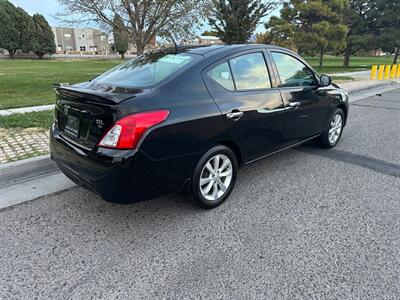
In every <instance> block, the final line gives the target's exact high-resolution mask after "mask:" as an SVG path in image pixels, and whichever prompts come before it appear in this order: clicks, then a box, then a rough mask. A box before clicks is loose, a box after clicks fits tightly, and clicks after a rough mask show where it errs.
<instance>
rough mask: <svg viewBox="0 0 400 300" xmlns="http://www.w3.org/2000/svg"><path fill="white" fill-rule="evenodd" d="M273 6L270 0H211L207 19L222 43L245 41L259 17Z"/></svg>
mask: <svg viewBox="0 0 400 300" xmlns="http://www.w3.org/2000/svg"><path fill="white" fill-rule="evenodd" d="M275 7H276V2H272V1H267V2H266V1H261V0H227V1H226V0H212V5H211V10H210V16H209V18H208V21H209V23H210V25H211V27H212V28H213V29H214V30H215V31H216V32H217V36H218V37H219V38H220V39H221V40H222V41H223V42H224V43H227V44H234V43H237V44H240V43H246V42H247V41H248V40H249V38H250V36H251V35H252V34H253V32H254V31H255V29H256V27H257V25H258V23H259V22H260V19H261V18H262V17H265V16H266V15H268V14H269V13H270V12H271V10H272V9H273V8H275Z"/></svg>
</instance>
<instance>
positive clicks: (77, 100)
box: [50, 45, 349, 208]
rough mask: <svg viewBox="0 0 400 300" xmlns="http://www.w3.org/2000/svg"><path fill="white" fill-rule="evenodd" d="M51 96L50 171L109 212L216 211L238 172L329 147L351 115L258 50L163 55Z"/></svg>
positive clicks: (281, 53)
mask: <svg viewBox="0 0 400 300" xmlns="http://www.w3.org/2000/svg"><path fill="white" fill-rule="evenodd" d="M55 92H56V95H57V102H56V108H55V122H54V124H53V126H52V128H51V141H50V142H51V144H50V146H51V157H52V159H53V160H54V161H55V162H56V163H57V165H58V166H59V167H60V169H61V170H62V171H63V172H64V173H65V174H66V175H67V176H68V177H69V178H70V179H72V180H73V181H75V182H76V183H78V184H79V185H81V186H84V187H87V188H89V189H91V190H93V191H95V192H96V193H98V194H99V195H100V196H101V197H102V198H104V199H105V200H106V201H110V202H116V203H130V202H135V201H141V200H145V199H148V198H153V197H157V196H161V195H163V194H166V193H169V192H174V191H179V190H181V189H186V188H188V189H189V190H190V191H191V193H192V195H193V199H194V200H195V202H196V203H197V204H198V205H200V206H201V207H205V208H213V207H216V206H217V205H219V204H221V203H222V202H224V201H225V200H226V199H227V197H228V196H229V194H230V193H231V191H232V189H233V187H234V185H235V181H236V175H237V170H238V167H239V166H240V165H243V164H249V163H251V162H254V161H256V160H258V159H260V158H263V157H266V156H269V155H272V154H274V153H277V152H279V151H282V150H284V149H288V148H290V147H294V146H297V145H299V144H301V143H304V142H306V141H309V140H311V139H314V138H317V139H318V140H319V142H320V144H321V146H323V147H325V148H331V147H334V146H335V145H336V144H337V143H338V141H339V139H340V137H341V134H342V132H343V128H344V126H345V124H346V119H347V115H348V109H349V104H348V95H347V93H346V92H345V91H343V90H342V89H340V88H339V87H338V86H336V85H335V84H332V83H331V79H330V78H329V77H328V76H326V75H321V76H319V75H318V74H317V73H316V72H315V71H314V70H313V69H312V68H311V67H310V66H309V65H308V64H307V63H306V62H305V61H304V60H303V59H302V58H301V57H299V56H298V55H297V54H296V53H294V52H292V51H290V50H287V49H284V48H279V47H275V46H268V45H229V46H228V45H218V46H207V47H180V48H174V49H161V50H158V51H155V52H151V53H147V54H145V55H142V56H139V57H137V58H135V59H133V60H130V61H128V62H126V63H123V64H122V65H119V66H117V67H115V68H113V69H111V70H110V71H108V72H106V73H104V74H102V75H100V76H98V77H96V78H94V79H92V80H90V81H88V82H84V83H79V84H73V85H59V86H57V87H55Z"/></svg>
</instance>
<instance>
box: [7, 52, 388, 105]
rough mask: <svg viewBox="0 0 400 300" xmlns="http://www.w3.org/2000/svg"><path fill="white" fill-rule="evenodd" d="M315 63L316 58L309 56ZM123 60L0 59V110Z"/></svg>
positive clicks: (337, 66)
mask: <svg viewBox="0 0 400 300" xmlns="http://www.w3.org/2000/svg"><path fill="white" fill-rule="evenodd" d="M306 60H307V61H308V62H309V63H310V64H311V65H313V66H317V65H318V58H317V57H306ZM391 60H392V58H391V57H352V59H351V61H350V64H351V67H350V68H347V69H345V68H342V67H341V65H342V61H343V59H342V57H334V56H328V55H327V56H325V66H324V67H323V68H322V69H321V68H318V67H316V70H317V71H319V72H320V73H338V72H350V71H360V70H369V69H370V67H371V65H372V64H390V63H391ZM119 63H121V60H111V61H109V60H70V61H65V60H64V61H61V60H7V59H3V60H0V109H5V108H15V107H24V106H34V105H43V104H52V103H54V93H53V90H52V88H51V84H52V83H59V82H64V83H65V82H69V83H75V82H80V81H86V80H88V79H90V78H92V77H93V76H95V75H96V74H99V73H102V72H103V71H105V70H107V69H109V68H111V67H113V66H115V65H117V64H119Z"/></svg>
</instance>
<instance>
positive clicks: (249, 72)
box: [229, 53, 271, 90]
mask: <svg viewBox="0 0 400 300" xmlns="http://www.w3.org/2000/svg"><path fill="white" fill-rule="evenodd" d="M229 63H230V65H231V68H232V75H233V79H234V80H235V84H236V89H237V90H252V89H265V88H270V87H271V82H270V80H269V75H268V69H267V66H266V64H265V60H264V56H263V55H262V53H251V54H245V55H242V56H238V57H235V58H233V59H231V60H230V61H229Z"/></svg>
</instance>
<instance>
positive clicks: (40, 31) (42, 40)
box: [32, 14, 56, 58]
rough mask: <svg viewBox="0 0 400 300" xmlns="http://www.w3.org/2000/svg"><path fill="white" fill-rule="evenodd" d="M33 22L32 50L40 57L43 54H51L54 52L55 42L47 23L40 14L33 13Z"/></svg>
mask: <svg viewBox="0 0 400 300" xmlns="http://www.w3.org/2000/svg"><path fill="white" fill-rule="evenodd" d="M32 19H33V22H34V23H35V33H36V40H35V43H34V46H33V52H34V53H35V54H36V55H37V56H38V57H39V58H42V57H43V56H44V55H45V54H47V53H48V54H53V53H55V52H56V44H55V42H54V33H53V31H52V30H51V27H50V25H49V23H47V21H46V19H45V18H44V17H43V16H42V15H40V14H34V15H33V17H32Z"/></svg>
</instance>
